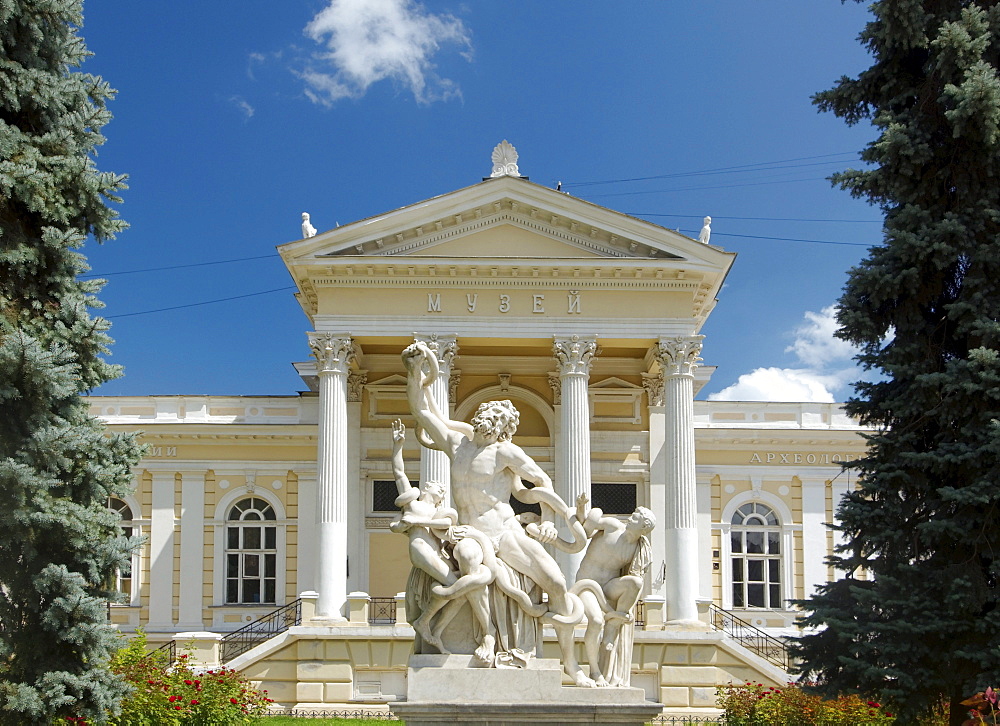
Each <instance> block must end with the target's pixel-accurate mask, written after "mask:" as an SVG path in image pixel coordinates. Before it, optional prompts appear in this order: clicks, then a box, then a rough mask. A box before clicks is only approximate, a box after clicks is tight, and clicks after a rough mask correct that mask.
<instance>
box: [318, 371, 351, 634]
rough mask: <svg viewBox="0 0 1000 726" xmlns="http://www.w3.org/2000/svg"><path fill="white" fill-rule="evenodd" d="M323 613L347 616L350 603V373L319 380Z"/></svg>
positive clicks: (320, 611)
mask: <svg viewBox="0 0 1000 726" xmlns="http://www.w3.org/2000/svg"><path fill="white" fill-rule="evenodd" d="M319 396H320V404H319V408H320V413H319V416H320V419H319V454H318V459H319V462H318V463H319V477H318V489H319V492H318V493H319V528H318V530H319V531H318V534H319V537H318V540H319V548H318V550H319V560H318V562H317V571H316V584H317V591H318V592H319V600H318V601H317V603H316V612H317V615H319V617H326V618H340V617H343V608H344V605H345V604H346V603H347V374H346V372H339V371H322V372H321V373H320V383H319Z"/></svg>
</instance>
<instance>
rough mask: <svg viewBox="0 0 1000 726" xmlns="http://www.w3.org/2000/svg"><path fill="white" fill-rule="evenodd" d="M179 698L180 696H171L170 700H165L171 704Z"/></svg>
mask: <svg viewBox="0 0 1000 726" xmlns="http://www.w3.org/2000/svg"><path fill="white" fill-rule="evenodd" d="M179 698H180V696H171V697H170V698H168V699H167V700H168V701H170V702H171V703H173V702H174V701H176V700H177V699H179Z"/></svg>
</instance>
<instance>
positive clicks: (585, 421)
mask: <svg viewBox="0 0 1000 726" xmlns="http://www.w3.org/2000/svg"><path fill="white" fill-rule="evenodd" d="M552 350H553V354H554V355H555V357H556V360H557V361H558V362H559V388H560V391H561V394H560V402H561V403H560V406H559V414H560V421H559V446H561V447H562V449H563V451H564V452H565V454H564V455H563V458H562V459H561V460H560V468H561V469H562V472H561V474H560V476H561V477H562V479H563V483H562V485H561V486H559V487H558V489H557V493H559V494H560V496H562V498H563V500H564V501H565V502H566V504H568V505H569V506H570V507H573V506H575V505H576V499H577V497H579V496H580V495H581V494H586V495H587V497H588V498H590V402H589V400H588V391H587V388H588V383H589V381H590V366H591V364H592V363H593V359H594V356H595V355H596V353H597V341H596V339H595V338H593V337H591V338H581V337H580V336H577V335H574V336H572V337H571V338H568V339H563V340H560V339H558V338H557V339H556V340H555V341H554V343H553V348H552ZM583 555H584V553H583V552H577V553H576V554H570V555H567V557H566V558H565V568H566V569H565V572H566V576H567V578H568V579H569V580H570V581H571V582H572V581H573V580H575V579H576V571H577V570H578V569H579V567H580V562H581V561H582V560H583Z"/></svg>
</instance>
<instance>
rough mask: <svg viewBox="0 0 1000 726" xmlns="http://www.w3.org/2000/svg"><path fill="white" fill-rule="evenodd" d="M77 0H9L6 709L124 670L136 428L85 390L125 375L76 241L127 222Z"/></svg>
mask: <svg viewBox="0 0 1000 726" xmlns="http://www.w3.org/2000/svg"><path fill="white" fill-rule="evenodd" d="M81 22H82V15H81V3H80V2H79V0H34V1H31V0H0V46H2V47H0V495H2V499H0V502H2V504H0V723H6V724H30V723H50V722H51V720H52V717H53V716H55V715H69V714H78V715H91V716H99V714H101V713H103V712H104V710H105V709H106V708H111V707H114V705H115V704H116V703H117V701H118V700H119V698H120V697H121V695H122V694H123V693H124V689H125V686H124V685H123V684H122V682H121V681H120V679H119V678H118V677H117V676H113V675H112V674H111V673H110V671H108V670H107V669H106V668H105V667H104V665H105V663H106V661H107V658H108V656H109V654H110V653H111V652H112V651H113V650H114V648H115V647H116V636H115V633H114V631H113V630H112V628H111V627H110V626H108V625H107V624H106V622H105V620H106V614H105V601H106V600H109V599H114V598H115V596H116V594H115V593H113V592H111V591H109V590H108V587H109V586H108V584H107V583H109V582H111V581H112V579H113V574H114V572H115V569H116V568H117V567H119V566H121V565H123V564H124V563H126V562H127V561H128V559H129V557H130V552H131V547H132V545H133V543H131V542H129V541H127V540H125V539H124V538H123V537H122V536H121V533H120V530H119V528H118V526H117V522H116V516H115V515H114V514H112V513H110V512H109V511H108V510H107V508H106V502H107V498H108V496H109V495H116V496H121V495H122V494H123V493H125V492H126V491H128V489H129V480H130V474H129V469H130V466H131V465H132V464H134V463H135V462H136V460H137V447H136V444H135V442H134V441H133V440H132V439H131V438H130V437H115V436H108V435H107V433H106V432H105V430H104V427H103V426H102V425H101V424H100V423H99V422H98V421H96V420H95V419H92V418H90V417H89V416H88V414H87V406H86V403H85V402H84V401H83V400H82V399H81V398H80V394H81V393H84V392H86V391H88V390H90V389H92V388H93V387H95V386H97V385H99V384H100V383H102V382H104V381H106V380H108V379H110V378H114V377H116V376H117V375H119V371H118V370H117V369H116V367H114V366H110V365H108V364H107V363H105V362H104V361H103V360H102V359H101V355H102V354H104V353H106V352H107V346H108V344H109V343H110V339H109V338H108V337H107V335H106V332H105V331H106V330H107V329H108V323H107V322H106V321H105V320H103V319H101V318H94V317H91V316H90V313H89V312H88V308H96V307H99V303H98V301H97V300H96V298H94V294H95V293H96V292H97V290H98V289H99V287H100V283H98V282H94V281H81V280H79V279H78V276H79V275H80V273H82V272H85V271H86V270H87V269H88V268H87V266H86V264H85V261H84V258H83V256H82V255H81V254H80V253H79V252H77V251H76V249H78V248H79V247H80V246H81V245H82V244H83V242H84V240H85V239H86V237H87V235H93V236H94V237H95V238H96V239H98V240H104V239H107V238H109V237H111V236H113V235H114V233H115V232H117V231H118V230H120V229H121V228H122V223H121V222H120V221H119V220H118V219H117V215H116V213H115V212H114V211H113V210H112V209H110V208H109V207H108V206H107V203H108V202H109V201H110V202H115V201H118V197H117V194H118V192H119V190H121V189H122V188H123V186H124V184H123V182H124V177H122V176H118V175H114V174H107V173H101V172H98V171H97V170H96V168H95V166H94V163H93V158H92V157H93V154H94V152H95V148H96V146H97V145H99V144H100V143H101V142H102V141H103V137H102V136H101V135H100V129H101V127H102V126H103V125H104V124H105V123H106V122H107V121H108V119H109V118H110V116H109V114H108V112H107V110H106V108H105V102H106V100H107V99H108V98H109V96H110V95H111V93H112V91H111V89H110V88H109V87H108V86H107V85H106V84H105V83H104V82H103V81H102V80H101V79H100V78H97V77H94V76H91V75H87V74H84V73H80V72H79V71H77V70H75V69H76V68H77V66H79V65H80V63H81V62H82V61H83V60H84V59H85V57H86V55H87V52H86V49H85V48H84V45H83V41H82V39H81V38H79V37H78V36H77V32H76V30H77V28H78V27H79V25H80V23H81Z"/></svg>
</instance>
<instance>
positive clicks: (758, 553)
mask: <svg viewBox="0 0 1000 726" xmlns="http://www.w3.org/2000/svg"><path fill="white" fill-rule="evenodd" d="M730 538H731V539H730V545H731V554H732V581H733V607H734V608H782V607H784V604H783V602H782V597H781V527H780V522H779V521H778V518H777V516H775V514H774V510H772V509H771V508H770V507H768V506H767V505H766V504H761V503H760V502H747V503H746V504H744V505H743V506H741V507H740V508H739V509H737V510H736V511H735V512H734V513H733V518H732V529H731V530H730Z"/></svg>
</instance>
